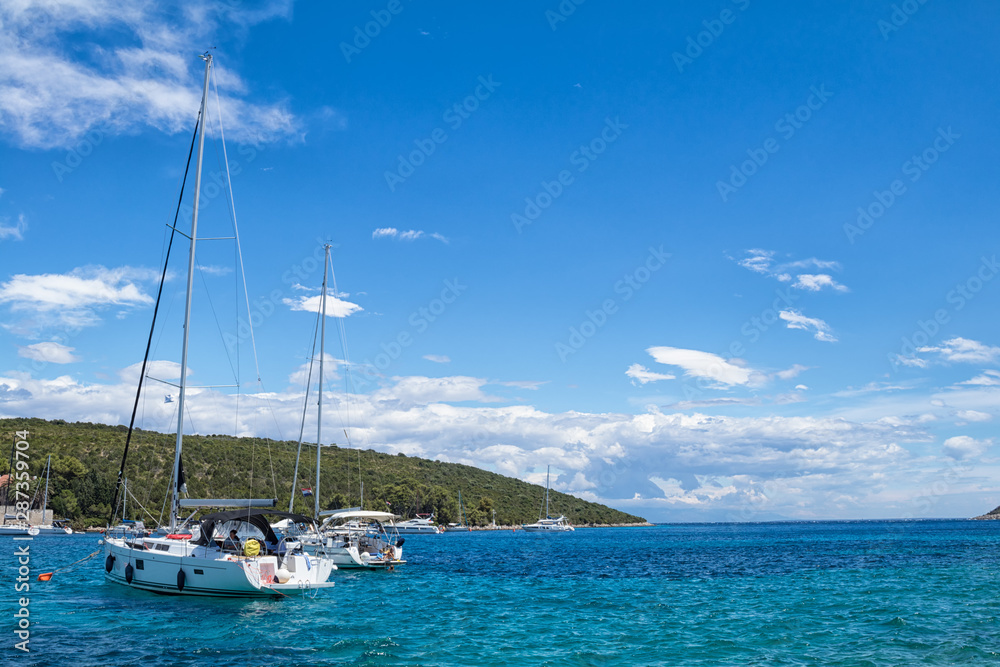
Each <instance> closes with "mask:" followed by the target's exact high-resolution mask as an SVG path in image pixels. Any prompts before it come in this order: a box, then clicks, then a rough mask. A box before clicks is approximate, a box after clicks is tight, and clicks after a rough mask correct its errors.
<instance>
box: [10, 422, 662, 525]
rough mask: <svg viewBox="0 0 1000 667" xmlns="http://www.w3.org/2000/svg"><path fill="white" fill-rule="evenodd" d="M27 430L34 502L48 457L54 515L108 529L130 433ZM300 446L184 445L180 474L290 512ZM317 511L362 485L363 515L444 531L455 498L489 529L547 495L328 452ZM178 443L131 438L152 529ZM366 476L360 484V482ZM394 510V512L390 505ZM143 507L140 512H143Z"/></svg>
mask: <svg viewBox="0 0 1000 667" xmlns="http://www.w3.org/2000/svg"><path fill="white" fill-rule="evenodd" d="M25 430H26V431H28V437H27V439H26V441H27V442H28V449H27V452H28V465H29V472H30V473H31V475H33V476H38V478H39V480H40V483H39V482H35V483H33V484H32V487H31V491H30V493H32V494H34V495H35V496H36V499H35V506H36V507H37V506H38V504H39V503H40V502H41V491H39V490H37V489H39V487H43V486H44V470H45V460H46V457H47V456H48V455H49V454H51V455H52V474H51V476H50V477H51V480H50V485H49V498H50V501H49V507H51V508H52V509H53V510H54V511H55V513H56V515H57V516H59V517H66V518H69V519H71V520H72V521H73V523H74V524H75V525H76V526H78V527H80V526H94V525H101V526H103V525H104V524H105V523H106V522H107V520H108V515H109V514H110V504H111V501H112V496H113V493H114V486H115V480H116V478H117V475H118V467H119V465H120V463H121V456H122V451H123V448H124V445H125V435H126V432H127V429H126V427H124V426H108V425H104V424H89V423H83V422H78V423H67V422H64V421H62V420H54V421H46V420H43V419H0V435H2V437H3V442H4V443H11V444H12V443H13V442H14V441H15V439H16V433H17V432H19V431H25ZM296 448H297V444H296V443H295V442H289V441H283V442H278V441H273V440H261V439H257V438H236V437H233V436H228V435H207V436H185V437H184V456H183V466H184V472H185V477H186V482H187V489H188V496H189V497H192V498H247V497H254V498H277V499H278V508H279V509H287V508H288V497H289V493H290V489H291V484H292V474H293V471H294V468H295V453H296ZM0 452H2V453H0V457H2V459H3V460H2V461H0V472H7V471H8V470H9V464H10V462H9V458H10V450H5V449H4V448H3V446H0ZM321 456H322V463H321V468H322V471H321V481H320V507H321V508H322V509H331V508H336V507H346V506H357V505H358V500H359V491H360V488H361V482H363V483H364V505H365V508H366V509H383V508H386V507H391V509H392V511H393V512H396V513H397V514H401V515H403V516H412V515H413V514H415V513H417V512H434V513H435V515H436V519H437V520H438V521H440V522H442V523H447V522H451V521H458V520H459V505H458V492H459V491H461V493H462V504H463V505H464V507H465V512H466V516H467V518H468V521H469V523H470V524H473V525H485V524H487V523H489V522H490V521H491V519H492V512H491V510H496V520H497V523H498V524H501V525H511V524H520V523H524V522H531V521H535V520H536V519H537V518H538V514H539V508H540V507H541V503H542V502H543V498H544V494H545V489H544V487H541V486H538V485H535V484H528V483H526V482H522V481H520V480H517V479H512V478H510V477H504V476H503V475H498V474H496V473H492V472H487V471H485V470H480V469H479V468H474V467H472V466H467V465H461V464H457V463H442V462H440V461H430V460H427V459H421V458H416V457H408V456H405V455H403V454H398V455H395V456H393V455H390V454H383V453H380V452H375V451H372V450H359V449H348V448H342V447H337V446H335V445H331V446H329V447H323V448H322V452H321ZM173 457H174V436H173V435H167V434H163V433H155V432H152V431H141V430H137V431H135V432H134V433H133V436H132V444H131V447H130V450H129V459H128V465H127V466H126V472H125V474H126V477H127V479H128V484H129V491H130V496H134V498H133V499H130V504H129V513H130V515H131V516H132V517H133V518H140V516H142V517H144V518H145V519H146V520H147V523H149V522H150V521H151V520H152V521H154V522H155V521H156V520H159V518H160V516H161V514H162V516H163V518H164V519H166V512H165V511H164V509H163V507H164V505H165V498H166V491H167V486H168V483H169V481H168V480H169V477H170V474H171V471H172V469H173ZM315 462H316V448H315V446H308V445H303V448H302V462H301V463H300V465H299V480H298V484H297V486H298V487H299V488H311V487H313V486H314V485H315V479H316V463H315ZM359 473H360V475H359ZM295 503H296V504H295V509H296V511H301V512H304V513H306V514H312V512H313V499H312V498H303V497H302V496H301V495H298V494H297V498H296V501H295ZM387 503H388V504H387ZM550 505H551V508H552V512H553V513H556V514H565V515H566V517H567V518H568V519H569V520H570V521H571V522H572V523H574V524H577V525H585V524H621V523H641V522H644V519H642V518H641V517H638V516H634V515H631V514H626V513H624V512H619V511H618V510H615V509H611V508H610V507H606V506H604V505H600V504H597V503H591V502H587V501H585V500H581V499H580V498H576V497H574V496H570V495H567V494H564V493H559V492H558V491H550ZM140 506H141V507H142V508H145V509H144V510H142V509H140Z"/></svg>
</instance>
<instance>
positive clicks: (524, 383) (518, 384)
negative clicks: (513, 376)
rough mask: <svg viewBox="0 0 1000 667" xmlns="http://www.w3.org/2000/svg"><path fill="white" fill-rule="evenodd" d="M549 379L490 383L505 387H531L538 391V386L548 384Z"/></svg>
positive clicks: (530, 388)
mask: <svg viewBox="0 0 1000 667" xmlns="http://www.w3.org/2000/svg"><path fill="white" fill-rule="evenodd" d="M548 383H549V381H548V380H510V381H507V382H491V383H490V384H499V385H502V386H504V387H517V388H518V389H529V390H531V391H538V388H539V387H541V386H542V385H543V384H548Z"/></svg>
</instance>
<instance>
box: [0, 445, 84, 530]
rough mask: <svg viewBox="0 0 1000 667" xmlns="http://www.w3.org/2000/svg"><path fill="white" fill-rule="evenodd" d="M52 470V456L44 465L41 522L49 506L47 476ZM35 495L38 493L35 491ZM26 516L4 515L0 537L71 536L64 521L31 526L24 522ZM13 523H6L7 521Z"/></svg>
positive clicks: (0, 527) (0, 526)
mask: <svg viewBox="0 0 1000 667" xmlns="http://www.w3.org/2000/svg"><path fill="white" fill-rule="evenodd" d="M51 470H52V455H51V454H49V458H48V460H47V461H46V463H45V494H44V495H43V496H42V520H43V521H44V520H45V507H46V506H47V505H48V504H49V474H50V472H51ZM35 493H38V491H37V490H36V491H35ZM27 517H28V515H27V514H4V518H3V525H0V535H29V536H32V537H34V536H35V535H72V534H73V529H72V528H70V527H69V526H68V525H66V524H67V523H69V521H67V520H66V519H59V520H56V521H53V522H52V523H41V524H34V525H33V524H31V523H29V522H28V521H26V519H27ZM8 519H10V520H13V523H7V520H8Z"/></svg>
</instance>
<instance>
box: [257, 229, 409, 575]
mask: <svg viewBox="0 0 1000 667" xmlns="http://www.w3.org/2000/svg"><path fill="white" fill-rule="evenodd" d="M329 268H330V246H329V245H327V246H326V252H325V254H324V264H323V285H322V291H321V295H320V311H319V318H320V327H319V329H320V347H319V383H318V389H317V395H318V400H317V405H318V408H319V409H318V413H317V418H316V487H315V488H314V489H313V498H314V503H315V511H316V516H317V517H319V516H325V517H326V519H324V521H323V523H322V524H321V525H320V526H319V528H318V529H317V530H309V531H305V532H299V531H297V529H296V528H294V527H292V526H288V527H287V530H288V534H290V535H295V536H296V537H297V538H298V539H299V540H301V542H302V545H303V548H304V550H305V551H306V552H307V553H322V554H324V555H325V557H327V558H329V559H331V560H332V561H333V562H334V564H335V565H336V566H337V568H338V569H340V568H344V569H368V570H371V569H392V568H394V567H395V566H397V565H403V564H405V563H406V561H404V560H403V541H404V540H402V539H394V538H393V537H392V536H391V535H390V532H394V531H391V528H390V530H389V531H387V530H386V528H385V525H384V524H386V523H389V522H391V521H392V519H393V518H395V515H394V514H392V513H391V512H373V511H364V510H363V509H362V508H361V507H360V506H359V507H357V508H350V509H343V510H331V511H326V512H320V510H319V485H320V447H321V438H322V424H323V360H324V358H325V356H326V298H327V287H328V283H327V272H328V271H329ZM315 351H316V346H315V341H314V342H313V355H314V358H315ZM344 356H345V357H346V356H347V354H346V351H345V354H344ZM348 372H349V370H348ZM311 379H312V363H310V366H309V380H307V386H306V392H305V393H306V399H305V408H304V409H303V415H302V427H301V428H300V430H299V448H298V453H297V454H296V457H295V472H294V474H293V475H292V496H291V499H290V500H289V501H288V511H289V512H291V511H292V507H293V504H294V502H295V487H296V486H297V484H298V475H299V460H300V459H301V455H302V434H303V432H304V430H305V416H306V411H307V409H308V405H309V386H308V384H309V382H310V381H311ZM361 498H362V503H363V502H364V484H363V483H362V485H361ZM287 524H288V522H287V521H283V522H282V523H281V524H275V527H276V528H285V526H286V525H287ZM390 526H391V523H390Z"/></svg>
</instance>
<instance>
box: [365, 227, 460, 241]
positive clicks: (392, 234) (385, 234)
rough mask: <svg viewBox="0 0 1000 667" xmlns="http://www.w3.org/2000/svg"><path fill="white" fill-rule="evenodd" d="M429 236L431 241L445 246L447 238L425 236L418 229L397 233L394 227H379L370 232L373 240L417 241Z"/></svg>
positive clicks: (440, 235) (435, 235)
mask: <svg viewBox="0 0 1000 667" xmlns="http://www.w3.org/2000/svg"><path fill="white" fill-rule="evenodd" d="M426 236H429V237H430V238H432V239H435V240H437V241H440V242H441V243H445V244H447V243H448V242H449V241H448V238H447V237H445V236H444V235H442V234H439V233H437V232H433V233H431V234H427V233H426V232H424V231H422V230H419V229H408V230H406V231H402V232H401V231H399V230H398V229H396V228H395V227H379V228H378V229H376V230H375V231H373V232H372V238H373V239H396V240H399V241H416V240H417V239H422V238H424V237H426Z"/></svg>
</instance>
